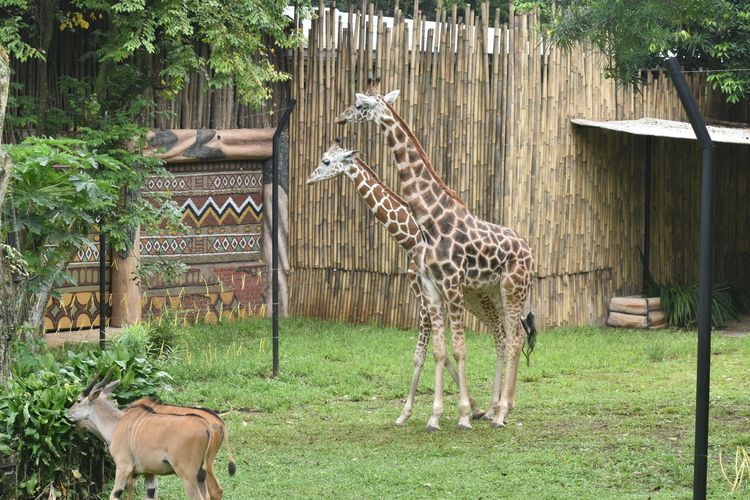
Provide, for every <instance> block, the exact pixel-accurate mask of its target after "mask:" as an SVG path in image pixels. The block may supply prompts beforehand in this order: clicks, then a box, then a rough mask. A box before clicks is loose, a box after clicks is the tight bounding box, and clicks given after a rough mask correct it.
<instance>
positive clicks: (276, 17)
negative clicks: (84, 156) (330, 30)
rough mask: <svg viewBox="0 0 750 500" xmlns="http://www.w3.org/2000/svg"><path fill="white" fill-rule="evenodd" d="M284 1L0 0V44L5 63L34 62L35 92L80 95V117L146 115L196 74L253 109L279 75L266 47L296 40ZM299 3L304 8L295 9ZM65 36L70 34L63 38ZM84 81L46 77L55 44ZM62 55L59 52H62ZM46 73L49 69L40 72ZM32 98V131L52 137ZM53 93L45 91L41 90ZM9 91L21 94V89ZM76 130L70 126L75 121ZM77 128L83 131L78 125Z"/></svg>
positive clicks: (48, 121)
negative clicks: (83, 70) (157, 98)
mask: <svg viewBox="0 0 750 500" xmlns="http://www.w3.org/2000/svg"><path fill="white" fill-rule="evenodd" d="M287 4H288V2H287V1H286V0H221V1H220V0H164V1H160V2H144V1H143V0H119V1H116V0H0V45H2V46H5V47H6V49H7V51H8V52H9V54H10V56H11V58H15V59H17V60H19V61H21V62H23V61H26V60H29V59H30V60H32V61H33V60H37V61H38V62H39V64H38V68H39V70H38V81H39V85H41V86H44V87H46V86H47V85H51V86H52V87H56V88H54V90H55V91H58V92H65V93H68V94H70V95H71V96H72V98H75V97H78V96H82V97H81V99H80V100H81V101H82V103H81V110H82V112H83V111H86V112H87V114H88V117H96V116H101V115H102V114H103V113H104V111H105V110H106V111H108V112H109V113H110V115H111V114H113V113H118V112H127V113H129V114H130V115H131V116H138V115H139V114H140V113H142V112H143V111H144V109H149V107H148V106H149V103H148V102H144V95H146V91H147V90H148V91H150V92H151V95H154V94H160V95H162V96H164V97H166V98H169V97H172V96H174V95H175V94H176V93H177V92H178V91H179V90H180V89H181V88H182V87H183V86H184V84H185V82H186V80H187V79H189V78H190V77H191V75H194V74H195V73H196V72H200V73H201V74H203V75H204V76H205V77H206V78H207V79H208V82H209V84H210V85H211V86H213V87H221V86H224V85H227V84H230V83H231V84H232V85H233V86H234V88H235V89H236V90H237V94H238V96H239V98H240V99H241V100H242V101H243V102H245V103H247V104H250V105H254V106H255V105H259V104H260V103H262V102H263V101H265V100H266V99H268V97H269V92H270V91H269V88H268V85H269V83H271V82H275V81H282V80H286V79H288V78H289V75H287V74H285V73H283V72H281V71H280V70H279V69H278V68H276V67H275V66H274V64H273V62H272V56H273V53H274V51H276V50H284V49H286V48H289V47H292V46H295V45H296V44H297V43H300V41H301V37H300V35H299V34H298V33H297V32H296V31H295V30H294V29H293V26H292V20H291V19H290V18H289V17H288V16H286V15H285V14H284V9H285V7H286V6H287ZM302 4H303V5H304V1H303V2H302ZM71 34H76V35H80V36H77V37H72V36H71ZM60 44H63V45H66V44H67V45H68V46H67V47H66V50H67V51H68V54H70V53H71V52H72V53H74V56H73V57H74V58H75V60H74V64H78V65H84V64H86V65H90V66H92V67H94V68H95V72H94V73H95V74H94V75H93V76H90V75H87V78H78V79H71V78H69V77H61V75H48V74H47V71H48V68H54V67H55V65H54V64H53V62H54V61H53V59H54V58H56V57H57V58H59V57H61V55H60V54H61V51H60V50H56V48H57V47H58V46H59V45H60ZM66 56H67V55H66ZM50 71H52V70H51V69H50ZM41 90H42V92H40V93H39V94H40V95H38V96H37V99H38V100H39V101H40V102H38V103H35V107H36V115H37V116H36V119H37V121H38V123H36V124H35V125H37V126H36V130H37V131H42V132H46V133H55V132H56V130H55V129H56V128H59V124H57V123H56V122H54V121H53V120H52V117H50V116H48V115H47V111H48V110H47V109H46V108H45V105H44V102H42V101H43V100H44V96H43V95H42V94H44V91H45V90H47V89H46V88H42V89H41ZM52 90H53V89H52V88H50V89H49V91H52ZM18 94H21V95H23V89H21V91H20V92H18ZM79 123H80V121H79ZM83 123H84V125H89V126H90V125H93V123H90V122H86V121H84V122H83Z"/></svg>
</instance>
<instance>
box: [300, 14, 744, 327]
mask: <svg viewBox="0 0 750 500" xmlns="http://www.w3.org/2000/svg"><path fill="white" fill-rule="evenodd" d="M321 12H322V11H321ZM412 18H413V20H414V21H413V22H412V21H411V20H407V19H406V17H405V15H404V14H403V13H402V12H400V11H398V10H397V11H396V12H395V14H394V18H393V24H392V26H389V25H387V24H386V23H384V19H383V16H382V13H376V12H374V8H373V6H372V5H365V4H364V3H363V4H362V5H361V7H360V8H359V9H358V10H356V11H355V10H354V8H353V7H349V12H348V19H349V20H350V22H349V24H348V26H344V25H343V24H342V22H341V21H340V18H339V16H336V15H335V14H334V11H333V10H326V11H325V13H324V14H322V15H320V17H319V18H318V19H316V20H313V22H312V27H311V29H310V32H309V43H308V45H307V47H305V48H301V49H299V50H297V51H296V52H295V54H294V63H293V79H292V95H293V97H294V98H296V99H297V100H298V103H299V104H298V107H297V110H296V111H295V113H294V114H293V118H292V125H291V144H292V151H291V160H290V221H291V227H290V256H291V266H292V274H291V278H290V280H291V285H290V293H291V297H290V307H291V312H292V314H297V315H303V316H320V317H326V318H332V319H337V320H345V321H362V322H374V323H376V324H381V325H398V326H402V327H412V326H413V325H414V324H415V312H416V304H415V303H414V301H413V299H412V298H411V295H410V293H409V291H408V286H407V283H406V277H405V274H404V273H405V269H406V258H405V256H404V255H403V254H402V252H401V251H400V249H399V248H398V247H397V245H396V244H395V243H394V242H393V241H392V240H391V239H390V237H389V236H388V235H387V233H386V231H384V230H382V228H381V227H379V226H378V225H377V223H376V221H375V219H374V217H372V216H371V215H370V214H369V213H368V210H367V209H366V207H365V206H364V204H362V203H361V201H360V200H359V199H358V198H357V196H356V194H355V192H354V189H353V187H352V186H351V185H350V182H349V181H348V179H337V180H333V181H328V182H327V183H323V184H317V185H314V186H306V185H305V179H306V177H307V175H308V174H309V173H310V171H311V170H312V169H313V168H315V166H316V165H317V164H318V162H319V160H320V157H321V155H322V153H323V152H324V151H325V150H326V149H327V147H328V145H329V144H330V143H331V142H332V141H333V139H334V138H335V137H337V136H342V137H343V138H344V142H345V144H346V146H347V147H349V148H350V149H358V150H360V151H361V156H362V158H363V159H365V160H366V161H367V162H368V163H370V165H372V166H373V167H374V168H376V170H377V171H378V172H379V174H380V175H381V176H382V178H383V180H384V181H385V182H386V184H388V185H390V186H393V187H397V186H398V178H397V175H396V169H395V166H394V162H393V160H392V158H391V154H390V152H389V150H388V148H387V145H386V142H385V140H384V137H383V136H382V134H381V133H380V131H379V130H377V129H376V128H374V127H372V126H371V125H367V124H348V125H346V126H345V127H343V128H341V127H339V126H337V125H335V124H334V119H335V118H336V116H337V115H338V114H339V113H340V112H341V111H343V110H344V108H345V107H347V106H349V105H351V103H352V101H353V99H354V94H355V92H359V91H362V89H363V88H364V87H365V81H366V79H367V77H369V76H380V77H381V78H382V82H381V91H382V92H383V93H385V92H387V91H390V90H393V89H400V90H401V95H400V97H399V100H398V101H397V102H396V105H395V106H396V108H397V110H398V111H399V113H400V114H401V115H402V116H403V117H404V119H405V120H406V122H407V123H408V124H410V126H411V128H412V130H413V131H414V133H415V134H416V136H417V137H418V138H419V139H420V140H421V142H422V144H423V146H424V148H425V151H426V152H427V154H428V155H429V156H430V158H431V159H432V161H433V163H434V165H435V167H436V170H437V172H438V174H439V175H440V176H441V177H442V178H443V179H444V180H445V181H446V183H447V184H448V185H449V186H451V188H453V189H454V190H455V191H457V192H458V194H459V195H460V196H461V197H462V198H463V199H464V201H465V202H466V203H467V205H468V206H469V207H470V208H471V209H472V210H473V211H474V212H475V213H476V214H478V215H479V216H481V217H483V218H485V219H487V220H490V221H493V222H497V223H500V224H503V225H506V226H510V227H513V228H514V229H516V230H517V231H518V232H519V233H521V234H522V235H525V236H526V237H527V239H528V240H529V242H530V243H531V244H532V246H533V247H534V249H535V254H536V257H537V262H538V279H537V283H536V290H535V294H534V299H533V303H534V307H535V309H536V312H537V315H538V316H539V317H540V319H541V322H542V323H543V324H544V325H545V326H555V325H568V324H587V323H593V322H601V321H602V320H603V318H604V316H605V314H606V304H607V302H608V300H609V298H610V297H611V296H612V295H615V294H616V295H620V294H631V293H637V292H639V291H640V289H641V287H642V285H643V283H642V264H641V258H640V254H641V252H642V247H643V221H644V196H643V176H644V170H643V163H644V162H643V157H644V151H645V149H644V148H645V141H644V139H643V138H639V137H636V136H630V135H625V134H618V133H614V132H607V131H602V130H598V129H585V128H577V127H576V126H574V125H572V124H571V123H570V119H571V118H575V117H581V118H588V119H593V120H606V119H637V118H641V117H646V116H647V117H655V118H663V119H673V120H683V121H686V116H685V114H684V112H683V109H682V106H681V104H680V102H679V99H678V97H677V95H676V93H675V92H674V90H673V85H672V83H671V81H670V80H669V78H668V77H667V76H666V75H665V74H664V73H663V72H661V71H649V72H644V78H645V79H646V83H645V85H644V86H643V88H642V90H641V92H635V91H634V90H633V89H632V88H630V87H622V86H618V85H616V83H614V82H613V81H611V80H608V79H605V78H604V76H603V72H602V69H601V61H600V60H599V58H598V57H597V56H595V55H593V54H592V53H591V52H589V51H587V50H585V49H582V48H577V49H574V50H573V51H571V52H566V51H563V50H558V49H554V48H550V47H547V46H545V45H544V44H543V43H541V42H540V36H539V24H538V19H537V17H536V16H535V15H533V14H531V15H520V16H517V15H513V13H511V17H510V21H509V23H508V24H507V25H500V24H499V23H498V22H497V20H496V19H497V15H496V16H495V21H491V20H490V13H489V12H488V9H487V6H486V5H485V7H484V8H483V9H482V10H481V11H480V12H473V11H471V10H469V9H467V10H465V11H464V12H463V13H461V14H459V12H458V11H457V10H456V9H455V8H454V9H453V11H452V12H438V13H437V14H436V22H435V23H428V21H427V18H426V16H425V15H424V14H423V13H421V12H419V11H415V12H414V13H413V15H412ZM410 40H413V43H412V44H411V45H410ZM687 78H688V81H689V83H690V85H691V87H692V88H693V89H695V94H696V97H697V98H698V101H699V104H700V106H701V109H702V111H703V112H704V113H706V114H707V115H708V116H711V117H714V118H727V117H731V118H732V119H737V118H738V116H739V117H740V118H742V117H745V118H746V117H747V107H743V108H741V109H740V108H738V107H728V106H726V105H724V104H723V103H722V101H721V100H720V97H717V96H716V95H715V93H713V92H711V91H710V89H709V88H708V87H707V86H706V85H705V79H704V76H703V75H702V74H697V73H690V74H688V75H687ZM725 149H726V152H725V151H724V149H722V148H720V150H719V157H720V158H722V159H723V160H726V161H728V162H730V163H732V162H733V164H734V165H735V167H733V168H732V169H728V170H729V171H731V172H733V173H732V174H730V175H723V174H720V177H721V179H720V184H721V183H723V184H721V185H722V186H724V187H729V186H732V185H734V183H735V182H736V180H735V178H734V177H733V175H739V176H740V177H739V178H738V180H740V181H741V182H740V185H741V186H744V190H740V191H739V192H737V193H736V199H734V200H733V201H731V203H729V204H727V206H726V207H724V206H722V207H723V208H719V209H718V213H717V216H718V217H721V218H722V220H724V217H725V216H726V217H727V218H731V217H729V216H730V214H731V213H736V210H735V209H736V208H737V206H742V201H741V198H742V195H743V194H746V193H747V192H748V175H747V173H746V170H747V169H745V172H744V173H740V172H741V170H742V169H741V168H739V166H738V165H740V164H742V160H743V159H744V164H747V159H748V158H747V148H746V147H733V148H725ZM739 150H742V151H741V153H740V154H739V156H740V157H739V158H732V155H735V156H737V151H739ZM699 169H700V154H699V151H698V149H697V147H696V146H695V145H694V144H693V143H691V142H688V141H676V140H667V139H657V140H655V147H654V167H653V171H654V180H653V186H654V187H653V193H654V204H655V205H654V211H653V213H652V221H653V226H652V227H653V228H654V232H653V236H652V242H653V243H652V249H651V251H652V257H651V259H652V266H651V267H652V273H653V274H654V276H655V277H656V278H657V279H658V280H661V281H684V282H688V283H689V282H692V281H695V280H696V279H697V278H696V276H697V274H696V270H697V246H698V245H697V241H698V235H697V231H698V229H697V214H698V199H699V197H698V192H699V179H700V176H699V175H698V172H699ZM722 179H723V180H722ZM733 196H734V195H733ZM744 212H747V211H746V210H745V211H744ZM748 222H750V221H749V220H748V217H747V216H745V217H744V219H743V218H739V220H735V221H731V223H729V226H728V227H727V228H726V230H728V231H739V232H736V233H734V234H744V235H745V237H744V239H743V242H741V243H734V242H733V243H731V244H727V245H722V244H720V245H719V250H718V252H717V253H719V254H721V253H722V252H723V253H724V254H732V256H731V257H729V258H728V259H727V260H726V262H725V263H724V265H721V266H719V275H721V274H722V272H723V273H724V276H727V275H728V276H731V272H732V269H733V268H734V266H733V265H732V264H730V263H729V261H732V259H734V260H733V262H734V263H735V264H737V263H738V262H739V261H740V260H741V258H742V256H743V255H744V256H745V257H746V256H747V253H748V247H749V246H750V245H749V244H748V241H747V239H748V237H747V233H748V231H746V228H747V227H748ZM743 223H744V228H745V229H741V228H742V227H743V226H742V224H743ZM723 230H724V229H722V231H723ZM741 239H742V238H741ZM727 271H728V272H727ZM735 272H736V269H735ZM743 272H744V275H743V276H744V279H747V277H748V276H747V275H748V270H747V269H745V270H744V271H743ZM724 279H726V278H724ZM745 282H747V281H745ZM469 326H470V327H474V328H476V327H477V326H478V325H477V324H476V322H473V320H470V323H469Z"/></svg>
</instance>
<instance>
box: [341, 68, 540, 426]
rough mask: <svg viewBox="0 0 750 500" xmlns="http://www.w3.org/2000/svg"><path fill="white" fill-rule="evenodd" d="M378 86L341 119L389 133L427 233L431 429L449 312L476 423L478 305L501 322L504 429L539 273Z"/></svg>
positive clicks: (499, 384) (421, 260)
mask: <svg viewBox="0 0 750 500" xmlns="http://www.w3.org/2000/svg"><path fill="white" fill-rule="evenodd" d="M378 87H379V81H376V82H374V83H372V84H370V85H369V86H368V88H367V90H366V91H365V93H361V94H360V93H358V94H356V100H355V102H354V104H353V105H352V106H350V107H349V108H347V109H346V110H345V111H344V112H343V113H341V115H339V117H338V118H337V119H336V122H337V123H339V124H344V123H348V122H364V121H370V122H374V123H375V124H376V125H378V126H379V127H380V129H381V130H383V131H384V132H385V135H386V139H387V142H388V146H389V147H390V149H391V152H392V153H393V155H394V157H395V159H396V165H397V168H398V174H399V180H400V184H401V190H402V192H403V196H404V199H405V200H406V202H407V203H408V205H409V207H410V208H411V211H412V213H413V215H414V217H415V219H416V221H417V225H418V226H419V230H420V233H421V235H422V242H421V244H420V245H419V251H418V252H416V253H417V255H416V257H415V260H416V263H417V266H418V271H419V273H420V276H421V277H422V278H423V280H422V281H423V284H424V288H425V292H426V296H427V298H428V302H429V312H430V321H431V327H432V338H433V356H434V357H435V399H434V402H433V410H432V416H431V417H430V419H429V421H428V423H427V430H438V429H440V417H441V415H442V413H443V366H444V359H445V357H446V348H445V337H444V329H445V323H444V315H445V314H446V313H447V316H448V320H449V322H450V328H451V334H452V335H451V337H452V338H451V347H452V351H453V356H454V358H455V360H456V364H457V370H458V378H459V405H458V406H459V421H458V427H459V428H461V429H470V428H471V423H470V419H469V410H470V402H469V393H468V383H467V380H466V342H465V339H464V308H465V307H466V305H467V304H468V303H474V302H478V304H477V308H478V309H483V310H486V311H488V312H489V315H490V316H492V317H493V318H495V319H496V320H497V322H496V328H494V329H493V333H494V336H495V351H496V358H497V362H496V366H495V378H494V381H493V388H492V398H491V401H490V408H489V411H488V415H489V416H491V418H492V426H493V427H495V428H500V427H504V426H505V424H506V423H507V418H508V415H509V414H510V412H512V411H513V409H514V406H515V393H516V377H517V372H518V361H519V358H520V354H521V350H522V348H523V344H524V342H525V340H526V338H527V336H528V337H529V340H530V342H529V344H530V346H533V339H534V337H535V335H536V329H535V327H534V314H533V311H531V308H530V298H531V297H530V292H531V287H532V284H533V277H534V272H535V261H534V256H533V253H532V250H531V247H530V246H529V244H528V242H527V241H526V240H525V239H524V238H522V237H521V236H520V235H518V234H517V233H516V232H515V231H513V230H512V229H511V228H508V227H504V226H500V225H497V224H493V223H491V222H487V221H484V220H482V219H480V218H478V217H476V216H475V215H474V214H473V213H472V212H471V211H470V210H469V209H468V207H466V205H465V204H464V203H463V201H462V200H461V199H460V198H459V197H458V196H457V195H456V194H455V193H454V192H453V191H452V190H450V189H449V188H448V186H446V185H445V183H444V182H443V181H442V179H440V178H439V177H438V175H437V173H436V172H435V170H434V169H433V167H432V164H431V163H430V160H429V159H428V158H427V155H426V153H425V152H424V149H423V148H422V146H421V144H420V143H419V141H418V140H417V138H416V137H415V135H414V134H413V133H412V131H411V129H410V128H409V127H408V126H407V124H406V123H405V122H404V120H403V119H402V118H401V117H400V116H399V115H398V113H396V111H395V110H394V108H393V107H392V104H393V103H394V102H395V100H396V99H397V98H398V95H399V91H398V90H395V91H393V92H390V93H388V94H386V95H385V96H383V95H381V94H380V92H379V88H378ZM467 292H468V293H467ZM477 292H479V293H477ZM524 314H526V316H525V317H524V319H522V317H523V315H524Z"/></svg>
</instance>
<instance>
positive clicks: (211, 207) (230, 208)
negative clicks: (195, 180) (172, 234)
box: [180, 195, 263, 226]
mask: <svg viewBox="0 0 750 500" xmlns="http://www.w3.org/2000/svg"><path fill="white" fill-rule="evenodd" d="M180 208H181V209H182V211H183V212H184V215H183V220H184V221H185V222H187V220H186V219H192V220H193V222H194V223H195V224H196V225H197V226H200V225H201V224H202V223H203V222H204V221H205V220H206V218H208V217H209V216H211V215H212V216H213V217H214V218H215V219H216V220H217V221H218V223H219V224H223V223H224V220H225V219H226V218H227V217H228V216H230V215H233V216H234V218H235V220H236V221H237V223H241V222H243V219H244V218H245V216H247V215H248V214H250V215H251V216H252V217H253V219H255V222H260V219H261V215H262V213H263V203H260V204H258V203H255V200H253V198H252V196H250V195H248V196H247V197H246V198H245V199H244V200H243V201H242V203H240V204H237V202H235V201H234V199H232V198H231V197H230V198H228V199H227V201H225V202H224V203H222V204H221V205H219V204H218V203H216V201H214V199H213V198H212V197H209V198H208V199H207V200H206V201H205V203H203V205H202V206H200V207H198V206H197V205H196V204H195V202H194V201H193V200H192V198H189V199H187V200H186V201H185V202H184V203H183V204H182V206H181V207H180Z"/></svg>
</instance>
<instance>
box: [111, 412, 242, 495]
mask: <svg viewBox="0 0 750 500" xmlns="http://www.w3.org/2000/svg"><path fill="white" fill-rule="evenodd" d="M135 406H146V407H148V408H151V409H152V410H154V412H156V413H160V414H170V415H188V414H193V415H199V416H201V417H203V418H204V419H206V421H207V422H208V423H209V424H211V427H212V428H213V431H214V434H213V437H212V439H211V444H210V445H209V450H208V462H206V472H207V475H206V487H207V488H208V497H209V499H210V500H221V498H222V496H223V494H224V490H223V489H222V487H221V485H220V484H219V481H218V479H216V476H215V475H214V461H215V460H216V453H217V452H218V451H219V447H220V446H221V443H222V441H223V440H224V439H225V438H226V443H227V459H228V461H229V463H228V465H227V468H228V470H229V475H230V476H233V475H234V473H235V472H236V470H237V467H236V466H235V464H234V458H233V457H232V449H231V447H230V446H229V430H228V429H227V426H226V424H225V423H224V420H222V418H221V417H220V416H219V415H218V414H217V413H216V412H215V411H213V410H210V409H208V408H199V407H192V406H176V405H170V404H167V403H165V402H163V401H161V400H160V399H156V398H152V397H145V398H141V399H138V400H135V401H133V402H132V403H130V405H128V407H127V408H126V409H125V411H128V409H129V408H131V407H135ZM132 492H133V483H132V481H128V499H130V498H132Z"/></svg>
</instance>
